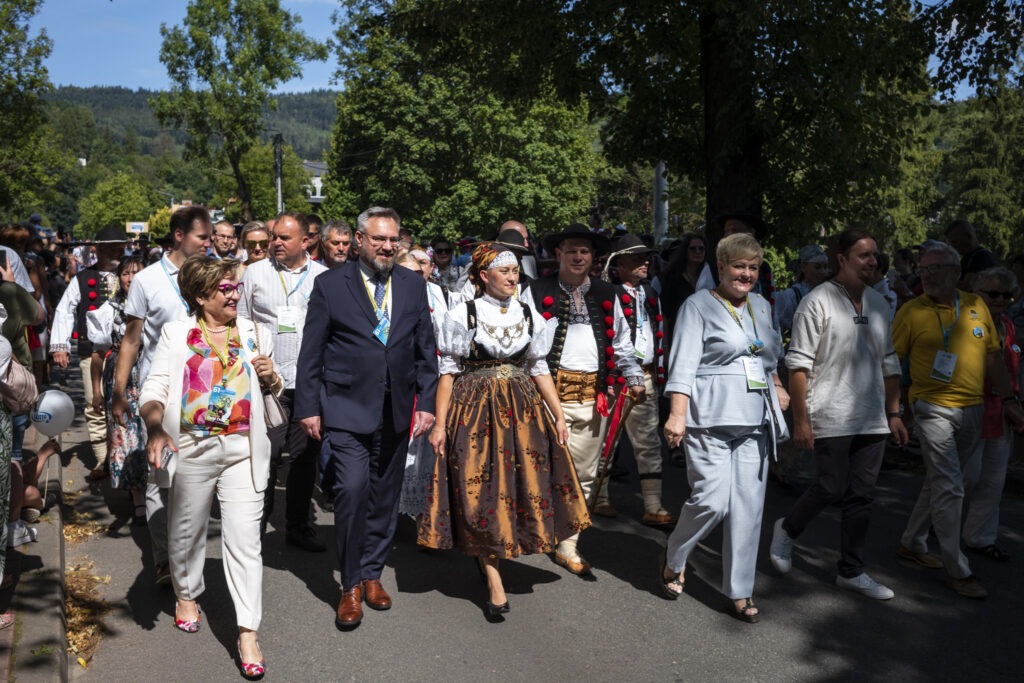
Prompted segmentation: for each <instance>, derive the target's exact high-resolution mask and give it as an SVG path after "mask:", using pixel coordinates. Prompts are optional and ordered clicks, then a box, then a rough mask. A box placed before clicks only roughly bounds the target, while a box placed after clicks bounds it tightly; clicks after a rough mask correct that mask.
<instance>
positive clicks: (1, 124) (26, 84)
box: [0, 0, 70, 216]
mask: <svg viewBox="0 0 1024 683" xmlns="http://www.w3.org/2000/svg"><path fill="white" fill-rule="evenodd" d="M41 4H42V3H41V2H40V0H7V1H5V2H3V3H0V44H2V45H3V49H2V50H0V211H3V212H5V213H6V212H10V213H12V214H14V215H15V216H16V215H17V214H24V213H27V212H28V211H30V210H32V209H34V208H37V207H36V206H35V204H37V203H39V202H40V201H41V200H42V199H43V198H44V197H46V196H47V194H48V192H47V188H49V187H50V186H51V185H52V184H53V182H54V180H55V177H56V173H57V171H59V169H61V168H64V167H66V166H67V165H68V163H69V161H70V160H69V159H68V157H67V156H66V155H65V154H63V153H62V152H61V151H60V150H59V148H58V146H57V144H56V140H55V136H54V135H53V131H52V129H51V128H50V127H49V125H48V123H47V119H46V112H45V108H44V106H43V101H42V99H41V96H42V95H43V94H44V93H45V92H47V91H48V90H49V89H50V87H51V86H50V81H49V74H48V73H47V71H46V67H45V66H43V61H44V60H45V59H46V58H47V57H48V56H49V55H50V50H51V47H52V43H51V41H50V39H49V38H48V37H47V36H46V33H45V31H40V32H39V34H38V35H36V36H32V37H30V35H29V30H28V22H29V20H30V19H31V18H32V17H33V16H35V14H36V12H37V11H38V10H39V6H40V5H41Z"/></svg>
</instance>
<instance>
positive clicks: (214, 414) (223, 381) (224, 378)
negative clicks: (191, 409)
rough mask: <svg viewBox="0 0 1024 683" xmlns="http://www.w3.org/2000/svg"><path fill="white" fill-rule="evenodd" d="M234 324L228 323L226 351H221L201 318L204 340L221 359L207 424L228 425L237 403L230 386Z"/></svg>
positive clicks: (212, 391)
mask: <svg viewBox="0 0 1024 683" xmlns="http://www.w3.org/2000/svg"><path fill="white" fill-rule="evenodd" d="M233 327H234V326H233V325H230V324H229V325H228V327H227V336H226V337H225V338H224V353H223V354H222V353H221V352H220V349H218V348H217V347H216V346H214V345H213V340H211V339H210V333H209V331H208V330H207V329H206V323H205V322H203V320H202V319H201V318H200V320H199V329H200V330H201V331H202V333H203V340H204V341H205V342H206V345H207V346H209V347H210V351H212V352H213V354H214V355H215V356H217V360H218V361H220V384H216V385H214V386H212V387H210V402H209V404H208V405H207V406H206V414H205V416H204V418H203V419H204V420H205V422H206V424H213V425H217V426H220V427H224V426H227V425H228V424H229V422H230V421H231V408H232V407H233V406H234V404H235V390H234V389H229V388H228V368H230V367H231V366H232V365H233V360H234V359H232V358H231V351H230V347H231V330H232V329H233Z"/></svg>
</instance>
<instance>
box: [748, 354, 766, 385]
mask: <svg viewBox="0 0 1024 683" xmlns="http://www.w3.org/2000/svg"><path fill="white" fill-rule="evenodd" d="M743 372H744V373H746V375H747V389H751V390H755V389H756V390H763V389H767V388H768V378H767V376H765V374H764V363H762V362H761V359H760V358H758V357H757V356H743Z"/></svg>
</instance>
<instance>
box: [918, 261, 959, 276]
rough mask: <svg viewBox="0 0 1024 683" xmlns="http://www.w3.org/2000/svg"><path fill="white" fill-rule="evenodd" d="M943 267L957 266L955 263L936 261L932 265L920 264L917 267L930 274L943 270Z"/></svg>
mask: <svg viewBox="0 0 1024 683" xmlns="http://www.w3.org/2000/svg"><path fill="white" fill-rule="evenodd" d="M943 268H956V264H955V263H934V264H932V265H930V266H918V267H917V269H918V271H920V272H921V273H927V274H928V275H935V274H936V273H939V272H941V271H942V269H943Z"/></svg>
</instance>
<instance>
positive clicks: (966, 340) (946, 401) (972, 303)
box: [892, 290, 1000, 408]
mask: <svg viewBox="0 0 1024 683" xmlns="http://www.w3.org/2000/svg"><path fill="white" fill-rule="evenodd" d="M957 295H958V296H959V297H960V317H959V318H957V317H956V310H955V307H954V306H944V305H941V304H937V303H935V301H934V300H933V299H932V298H931V297H929V296H928V295H926V294H922V295H921V296H919V297H917V298H915V299H912V300H910V301H908V302H907V303H905V304H904V305H903V306H902V307H901V308H900V309H899V310H898V311H896V317H895V318H894V319H893V321H892V343H893V347H894V348H895V349H896V353H897V354H899V356H900V358H901V359H906V358H908V357H909V358H910V382H911V384H910V400H911V402H913V401H916V400H918V399H921V400H924V401H928V402H929V403H934V404H936V405H940V406H945V407H947V408H964V407H967V406H973V405H977V404H979V403H982V402H984V395H983V387H984V386H985V357H986V356H987V355H988V354H989V353H990V352H992V351H999V348H1000V347H999V335H998V334H996V328H995V325H994V324H993V323H992V315H991V314H990V313H989V312H988V307H987V306H986V305H985V302H984V301H982V300H981V299H980V298H979V297H978V296H976V295H974V294H970V293H968V292H961V291H959V290H958V291H957ZM954 320H955V321H956V322H955V324H954ZM950 325H952V328H951V329H950V331H949V348H948V349H946V348H945V345H944V343H943V336H942V331H943V330H944V329H945V328H947V327H949V326H950ZM943 350H948V351H949V353H952V354H955V355H956V366H955V367H954V368H953V378H952V381H950V382H943V381H942V380H938V379H935V378H933V377H932V367H933V366H934V364H935V357H936V354H937V353H938V352H939V351H943Z"/></svg>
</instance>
